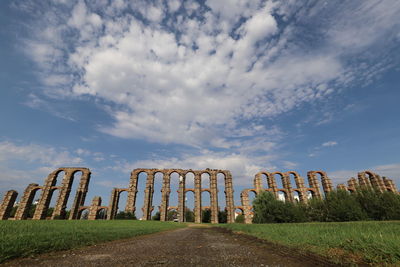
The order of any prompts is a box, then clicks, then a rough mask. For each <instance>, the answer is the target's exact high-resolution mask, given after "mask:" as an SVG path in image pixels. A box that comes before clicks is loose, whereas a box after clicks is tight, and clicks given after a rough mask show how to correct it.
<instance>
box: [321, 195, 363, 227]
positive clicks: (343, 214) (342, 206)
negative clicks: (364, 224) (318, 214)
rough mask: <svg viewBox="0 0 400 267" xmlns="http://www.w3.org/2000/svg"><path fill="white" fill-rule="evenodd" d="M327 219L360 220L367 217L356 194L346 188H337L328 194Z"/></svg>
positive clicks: (332, 220)
mask: <svg viewBox="0 0 400 267" xmlns="http://www.w3.org/2000/svg"><path fill="white" fill-rule="evenodd" d="M324 202H325V207H326V208H325V211H326V216H325V219H326V221H330V222H344V221H359V220H364V219H366V218H367V214H366V213H365V211H364V210H363V209H362V208H361V205H360V203H359V202H358V201H357V199H356V198H355V196H354V195H351V194H350V193H349V192H347V191H344V190H335V191H332V192H330V193H328V194H327V196H326V198H325V200H324Z"/></svg>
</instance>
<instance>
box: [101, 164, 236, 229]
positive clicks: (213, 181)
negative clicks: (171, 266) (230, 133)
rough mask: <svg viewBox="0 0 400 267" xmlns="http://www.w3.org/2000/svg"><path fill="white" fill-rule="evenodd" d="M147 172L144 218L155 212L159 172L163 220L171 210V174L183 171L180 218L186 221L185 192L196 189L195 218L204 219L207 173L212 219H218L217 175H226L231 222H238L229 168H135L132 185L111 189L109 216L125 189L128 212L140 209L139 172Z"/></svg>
mask: <svg viewBox="0 0 400 267" xmlns="http://www.w3.org/2000/svg"><path fill="white" fill-rule="evenodd" d="M141 173H146V175H147V178H146V188H145V191H144V204H143V207H142V212H143V216H142V220H150V219H151V212H152V210H154V206H153V194H154V177H155V175H156V174H157V173H161V174H162V175H163V180H162V189H161V206H160V220H161V221H166V220H167V213H168V207H169V196H170V193H171V189H170V184H171V174H173V173H177V174H178V175H179V189H178V207H177V212H178V220H179V221H180V222H184V221H185V216H184V214H185V194H186V193H187V192H190V191H192V192H194V199H195V207H194V216H195V222H197V223H200V222H201V210H202V207H201V193H202V192H203V191H204V189H205V188H201V175H202V174H204V173H207V174H208V175H209V176H210V188H206V189H207V191H208V192H210V197H211V207H210V209H211V222H212V223H218V210H219V208H218V188H217V187H218V186H217V175H218V174H222V175H223V176H224V182H225V183H224V185H225V191H224V192H225V201H226V211H227V220H228V222H234V219H235V218H234V216H235V215H234V202H233V184H232V175H231V173H230V172H229V171H227V170H211V169H205V170H182V169H135V170H133V171H132V173H131V179H130V183H129V187H128V188H114V189H113V190H112V192H111V198H110V205H109V214H110V216H108V219H109V220H112V219H114V218H115V215H116V213H117V210H118V202H119V195H120V193H121V192H124V191H127V192H128V199H127V204H126V207H125V212H131V213H134V212H135V210H136V195H137V192H138V190H137V186H138V180H139V175H140V174H141ZM188 173H192V174H193V175H194V188H186V175H187V174H188Z"/></svg>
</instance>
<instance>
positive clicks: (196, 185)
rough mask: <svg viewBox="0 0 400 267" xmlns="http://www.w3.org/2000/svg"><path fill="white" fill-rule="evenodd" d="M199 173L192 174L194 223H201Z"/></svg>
mask: <svg viewBox="0 0 400 267" xmlns="http://www.w3.org/2000/svg"><path fill="white" fill-rule="evenodd" d="M201 215H202V214H201V173H200V172H196V173H195V174H194V222H195V223H201Z"/></svg>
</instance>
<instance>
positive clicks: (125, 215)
mask: <svg viewBox="0 0 400 267" xmlns="http://www.w3.org/2000/svg"><path fill="white" fill-rule="evenodd" d="M115 219H116V220H136V216H135V213H132V212H125V211H120V212H118V213H117V215H115Z"/></svg>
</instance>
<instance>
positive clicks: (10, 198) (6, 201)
mask: <svg viewBox="0 0 400 267" xmlns="http://www.w3.org/2000/svg"><path fill="white" fill-rule="evenodd" d="M17 196H18V192H17V191H15V190H9V191H7V193H6V194H5V195H4V198H3V201H2V202H1V204H0V220H7V219H8V218H9V217H10V213H11V210H12V208H13V206H14V203H15V200H16V199H17Z"/></svg>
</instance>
